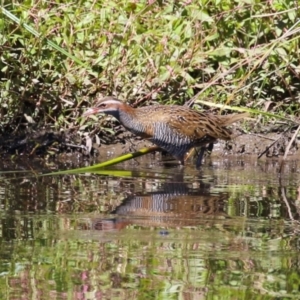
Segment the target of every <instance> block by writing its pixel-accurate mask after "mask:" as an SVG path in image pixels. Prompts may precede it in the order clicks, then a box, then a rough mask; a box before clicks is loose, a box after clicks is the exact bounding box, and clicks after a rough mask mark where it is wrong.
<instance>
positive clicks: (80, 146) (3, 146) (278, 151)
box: [0, 126, 299, 164]
mask: <svg viewBox="0 0 300 300" xmlns="http://www.w3.org/2000/svg"><path fill="white" fill-rule="evenodd" d="M117 129H118V130H117V131H116V132H117V134H116V135H108V134H106V135H103V136H101V135H100V145H99V144H98V143H96V142H95V141H96V138H95V137H92V138H91V139H88V140H89V142H87V139H86V138H85V137H81V136H79V134H78V133H74V132H53V131H51V130H45V129H44V130H42V131H39V130H32V129H31V130H27V131H25V132H23V133H22V134H19V135H16V136H11V135H10V136H2V137H0V154H1V157H2V159H3V160H11V158H12V157H16V156H18V157H19V158H20V157H22V158H24V157H27V158H30V159H36V158H38V159H40V160H41V159H42V160H43V159H45V158H49V157H51V158H55V159H58V160H64V161H65V160H66V158H69V159H71V160H74V157H76V160H77V164H78V162H79V161H81V160H82V159H83V160H91V158H94V159H96V160H97V161H100V160H101V161H105V160H107V159H110V158H113V157H117V156H119V155H122V154H124V153H128V152H134V151H137V150H139V149H141V148H144V147H150V146H153V144H152V143H150V142H149V141H147V140H142V139H140V138H138V137H136V136H134V135H133V134H131V133H129V132H127V131H126V130H125V129H124V128H123V127H122V126H119V127H118V128H117ZM253 131H254V130H253ZM255 131H256V132H255V133H240V132H239V131H237V130H236V129H234V132H235V133H234V135H236V137H235V138H234V139H233V140H232V141H229V142H224V141H218V142H217V143H216V144H215V145H214V150H213V155H255V156H257V157H258V158H259V157H262V156H265V157H268V158H280V157H283V155H284V154H285V152H286V151H288V153H287V154H288V156H287V158H289V157H293V159H295V158H296V159H297V158H298V156H299V150H298V142H297V139H295V140H293V141H292V143H291V145H290V146H289V143H290V141H291V140H292V139H293V131H294V129H290V130H286V128H278V126H277V127H275V126H273V127H272V126H271V127H268V128H266V127H265V128H260V129H259V130H255ZM98 140H99V138H98ZM163 153H164V152H163ZM79 164H80V162H79Z"/></svg>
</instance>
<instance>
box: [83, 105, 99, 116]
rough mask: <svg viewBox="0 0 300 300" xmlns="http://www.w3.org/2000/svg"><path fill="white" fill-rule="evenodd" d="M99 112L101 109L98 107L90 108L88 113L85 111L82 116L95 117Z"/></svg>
mask: <svg viewBox="0 0 300 300" xmlns="http://www.w3.org/2000/svg"><path fill="white" fill-rule="evenodd" d="M98 112H99V108H97V107H91V108H89V109H88V110H87V111H85V112H84V113H83V114H82V116H83V117H88V116H91V115H95V114H97V113H98Z"/></svg>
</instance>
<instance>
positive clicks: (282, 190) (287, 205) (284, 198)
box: [281, 126, 300, 221]
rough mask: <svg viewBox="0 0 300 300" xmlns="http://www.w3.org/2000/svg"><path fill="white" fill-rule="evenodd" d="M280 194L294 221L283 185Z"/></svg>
mask: <svg viewBox="0 0 300 300" xmlns="http://www.w3.org/2000/svg"><path fill="white" fill-rule="evenodd" d="M299 127H300V126H299ZM281 195H282V199H283V201H284V203H285V205H286V207H287V211H288V214H289V217H290V219H291V220H292V221H294V217H293V214H292V211H291V208H290V205H289V202H288V200H287V198H286V195H285V190H284V187H282V188H281Z"/></svg>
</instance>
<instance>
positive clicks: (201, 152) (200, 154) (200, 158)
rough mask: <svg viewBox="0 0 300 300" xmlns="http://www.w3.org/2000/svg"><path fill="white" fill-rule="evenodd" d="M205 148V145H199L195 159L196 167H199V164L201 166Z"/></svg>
mask: <svg viewBox="0 0 300 300" xmlns="http://www.w3.org/2000/svg"><path fill="white" fill-rule="evenodd" d="M205 150H206V147H201V148H200V152H199V154H198V156H197V160H196V168H197V169H199V168H200V166H201V163H202V158H203V155H204V152H205Z"/></svg>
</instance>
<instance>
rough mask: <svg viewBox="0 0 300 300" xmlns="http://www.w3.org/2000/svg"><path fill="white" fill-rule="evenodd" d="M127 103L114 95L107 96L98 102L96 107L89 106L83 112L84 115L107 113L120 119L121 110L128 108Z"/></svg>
mask: <svg viewBox="0 0 300 300" xmlns="http://www.w3.org/2000/svg"><path fill="white" fill-rule="evenodd" d="M127 106H128V105H127V104H125V103H124V102H122V101H120V100H118V99H117V98H114V97H105V98H103V99H101V100H100V101H99V102H97V103H96V105H95V106H94V107H91V108H89V109H88V110H87V111H86V112H84V113H83V115H82V116H83V117H88V116H91V115H96V114H98V113H105V114H107V115H112V116H114V117H115V118H117V119H119V112H120V110H126V108H127Z"/></svg>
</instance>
